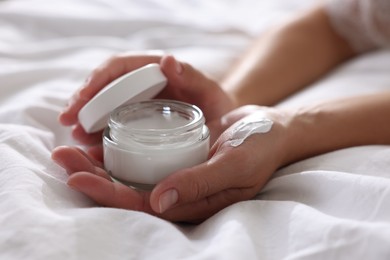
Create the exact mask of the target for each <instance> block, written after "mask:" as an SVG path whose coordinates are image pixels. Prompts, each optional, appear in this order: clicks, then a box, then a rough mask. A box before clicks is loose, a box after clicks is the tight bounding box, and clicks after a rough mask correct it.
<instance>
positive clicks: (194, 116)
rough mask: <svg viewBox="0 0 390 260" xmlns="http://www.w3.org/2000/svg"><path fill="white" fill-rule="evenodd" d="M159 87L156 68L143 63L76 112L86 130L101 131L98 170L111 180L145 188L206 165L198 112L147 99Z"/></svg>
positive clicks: (205, 135) (163, 81) (187, 106)
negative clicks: (101, 156) (101, 158)
mask: <svg viewBox="0 0 390 260" xmlns="http://www.w3.org/2000/svg"><path fill="white" fill-rule="evenodd" d="M165 85H166V78H165V76H164V75H163V74H162V72H161V71H160V68H159V65H157V64H152V65H148V66H145V67H143V68H140V69H138V70H136V71H132V72H130V73H128V74H126V75H124V76H122V77H121V78H119V79H117V80H116V81H114V82H112V83H111V84H110V85H108V86H107V87H105V88H104V89H103V90H102V91H101V92H99V93H98V95H96V96H95V97H94V98H93V99H92V100H90V101H89V102H88V103H87V104H86V105H85V106H84V107H83V109H82V110H81V111H80V113H79V120H80V123H81V125H82V126H83V128H84V129H85V130H86V132H89V133H92V132H96V131H98V130H100V129H102V128H105V129H104V132H103V150H104V166H105V168H106V170H107V172H108V173H109V174H110V175H111V177H112V178H113V179H114V180H115V181H119V182H122V183H124V184H126V185H128V186H130V187H134V188H138V189H144V190H145V189H151V188H153V187H154V185H155V184H157V183H158V182H159V181H161V180H162V179H163V178H165V177H167V176H168V175H170V174H172V173H173V172H175V171H177V170H179V169H183V168H187V167H192V166H195V165H197V164H200V163H202V162H204V161H206V159H207V156H208V151H209V137H210V135H209V130H208V128H207V126H206V125H205V118H204V116H203V113H202V111H201V110H200V109H199V108H198V107H196V106H194V105H191V104H188V103H184V102H180V101H175V100H159V99H151V100H148V99H149V98H151V97H153V96H155V95H156V94H157V93H158V92H160V91H161V90H162V89H163V88H164V86H165ZM125 96H126V97H125ZM107 124H108V126H107Z"/></svg>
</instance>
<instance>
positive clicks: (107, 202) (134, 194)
mask: <svg viewBox="0 0 390 260" xmlns="http://www.w3.org/2000/svg"><path fill="white" fill-rule="evenodd" d="M68 185H69V186H71V187H72V188H74V189H76V190H78V191H80V192H82V193H84V194H85V195H87V196H88V197H89V198H91V199H92V200H94V201H95V202H97V203H98V204H100V205H103V206H107V207H114V208H122V209H129V210H137V211H143V212H148V213H153V211H152V210H151V208H150V206H149V193H146V192H138V191H136V190H133V189H130V188H129V187H127V186H125V185H123V184H121V183H116V182H110V181H108V180H107V179H104V178H101V177H99V176H96V175H93V174H91V173H89V172H78V173H75V174H73V175H72V176H70V177H69V180H68Z"/></svg>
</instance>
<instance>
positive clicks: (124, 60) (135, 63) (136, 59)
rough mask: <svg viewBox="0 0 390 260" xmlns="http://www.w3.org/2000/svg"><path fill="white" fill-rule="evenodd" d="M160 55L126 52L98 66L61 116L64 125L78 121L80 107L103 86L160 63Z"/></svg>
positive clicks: (60, 119)
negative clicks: (131, 72) (145, 66)
mask: <svg viewBox="0 0 390 260" xmlns="http://www.w3.org/2000/svg"><path fill="white" fill-rule="evenodd" d="M160 59H161V56H160V55H129V54H128V53H124V54H121V55H116V56H114V57H112V58H110V59H109V60H108V61H107V62H105V63H103V64H102V65H100V66H99V67H98V68H96V69H95V70H94V71H93V72H92V73H91V75H90V76H89V78H88V80H86V82H85V83H84V84H83V86H82V87H81V88H80V89H79V91H77V92H76V94H75V95H74V96H73V97H72V99H71V102H70V104H69V105H68V107H67V108H65V109H64V111H63V112H62V113H61V114H60V116H59V121H60V122H61V123H62V124H64V125H73V124H75V123H76V122H77V121H78V118H77V116H78V113H79V111H80V109H81V108H82V107H83V106H84V105H85V104H86V103H87V102H88V101H89V100H90V99H91V98H92V97H94V96H95V95H96V94H97V93H98V92H99V91H100V90H101V89H102V88H104V87H105V86H106V85H107V84H109V83H110V82H111V81H113V80H114V79H116V78H118V77H120V76H122V75H123V74H125V73H127V72H129V71H132V70H134V69H137V68H139V67H142V66H144V65H146V64H149V63H159V62H160Z"/></svg>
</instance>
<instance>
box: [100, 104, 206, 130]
mask: <svg viewBox="0 0 390 260" xmlns="http://www.w3.org/2000/svg"><path fill="white" fill-rule="evenodd" d="M167 106H169V107H174V108H175V111H178V112H181V113H182V114H186V116H187V117H188V118H190V120H189V122H188V123H186V124H184V125H181V126H177V127H172V128H163V129H161V128H134V127H128V126H126V125H125V124H124V123H123V122H121V120H120V115H121V113H123V112H124V111H132V112H137V111H142V110H144V109H148V108H162V109H163V108H164V107H167ZM204 123H205V119H204V116H203V112H202V110H201V109H200V108H198V107H197V106H195V105H191V104H189V103H186V102H182V101H177V100H168V99H151V100H146V101H141V102H137V103H131V104H127V105H123V106H120V107H118V108H116V109H115V110H114V111H112V113H111V115H110V119H109V123H108V125H109V127H110V128H114V129H116V130H119V129H122V130H126V131H127V132H130V133H129V134H135V135H138V134H141V135H157V136H159V135H160V136H171V135H176V134H180V133H183V132H187V131H191V130H193V129H196V128H199V127H200V126H201V125H203V124H204Z"/></svg>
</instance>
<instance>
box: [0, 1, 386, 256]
mask: <svg viewBox="0 0 390 260" xmlns="http://www.w3.org/2000/svg"><path fill="white" fill-rule="evenodd" d="M312 2H313V1H312V0H307V1H302V0H294V1H285V0H268V1H257V0H239V1H233V0H214V1H209V0H197V1H181V0H170V1H160V0H138V1H128V0H117V1H112V0H99V1H97V0H57V1H52V0H18V1H0V225H1V229H0V259H12V260H19V259H20V260H25V259H55V260H62V259H64V260H76V259H77V260H79V259H137V260H138V259H197V260H199V259H223V260H226V259H247V260H249V259H262V260H280V259H319V260H321V259H324V260H329V259H389V257H388V256H389V255H390V247H389V241H390V207H389V205H390V192H389V187H390V185H389V178H390V175H389V169H390V147H389V146H362V147H354V148H350V149H343V150H339V151H335V152H332V153H327V154H324V155H321V156H316V157H313V158H309V159H307V160H303V161H300V162H297V163H294V164H292V165H289V166H288V167H285V168H283V169H280V170H279V171H278V172H277V173H275V175H274V177H273V179H272V180H271V181H270V182H269V183H268V184H267V185H266V187H265V188H264V190H263V191H262V192H261V193H260V194H259V195H258V196H257V197H256V198H255V199H253V200H250V201H245V202H240V203H236V204H234V205H232V206H230V207H227V208H225V209H224V210H222V211H220V212H218V213H217V214H216V215H214V216H212V217H211V218H209V219H208V220H206V221H205V222H203V223H201V224H199V225H179V224H173V223H170V222H167V221H164V220H161V219H159V218H156V217H153V216H151V215H148V214H144V213H142V212H136V211H130V210H123V209H113V208H105V207H99V206H98V205H96V204H95V203H93V202H92V201H90V200H89V199H88V198H87V197H86V196H84V195H83V194H81V193H79V192H77V191H75V190H72V189H71V188H70V187H68V186H67V184H66V181H67V178H68V176H67V174H66V172H65V171H64V170H63V169H61V168H60V167H59V166H57V165H55V164H54V163H53V162H52V160H51V158H50V153H51V150H52V149H53V148H54V147H56V146H58V145H77V143H75V142H74V141H73V140H72V138H71V129H70V128H69V127H63V126H61V125H59V123H58V121H57V116H58V113H59V112H60V111H61V110H62V109H63V107H64V106H65V105H66V103H67V101H68V99H69V97H70V96H71V95H72V94H73V93H74V91H75V90H76V89H77V88H78V87H79V86H80V85H81V84H82V83H83V82H84V80H85V79H86V78H87V76H88V75H89V73H90V71H91V70H93V69H94V68H95V67H97V66H98V65H99V64H100V63H102V62H103V61H105V60H106V59H107V58H108V57H110V56H111V55H114V54H116V53H118V52H124V51H139V50H149V49H162V50H163V51H165V52H170V53H172V54H174V55H176V56H178V57H180V59H182V60H184V61H186V62H189V63H191V64H194V65H195V66H196V67H197V68H199V69H200V70H202V71H204V72H207V73H209V74H210V75H212V76H214V77H218V75H220V73H221V72H224V71H225V70H226V68H227V67H229V65H231V64H232V63H233V62H234V60H236V59H237V58H238V57H239V55H240V54H241V53H242V51H243V50H244V49H246V48H247V47H248V45H249V44H250V43H251V40H252V39H253V36H254V35H257V34H258V33H259V32H261V31H262V28H267V27H268V26H269V25H270V24H273V23H275V22H278V21H280V20H281V19H284V18H285V17H286V15H289V14H292V13H293V12H294V11H296V10H299V9H301V8H305V7H307V6H308V5H311V4H312ZM226 3H228V4H226ZM242 17H245V19H243V18H242ZM254 21H257V23H256V24H254ZM255 32H256V33H255ZM389 67H390V53H388V52H386V51H380V52H375V53H372V54H369V55H365V56H364V57H361V58H358V59H355V60H353V61H351V62H350V63H348V64H346V65H345V66H344V67H342V68H340V69H339V70H336V71H334V72H333V73H332V74H330V75H328V77H327V78H325V79H324V80H322V81H320V82H319V83H317V84H315V85H313V86H311V87H309V88H307V89H305V90H304V91H301V92H300V93H298V94H297V95H294V96H293V97H291V98H290V99H288V100H286V101H285V102H283V103H281V104H280V105H279V106H280V107H285V108H288V107H291V106H296V105H301V104H305V103H308V102H316V101H321V100H325V99H331V98H338V97H346V96H351V95H359V94H365V93H375V92H379V91H383V90H387V89H389V86H390V78H389V74H388V68H389ZM261 149H266V147H262V148H261ZM237 174H239V173H237Z"/></svg>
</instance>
